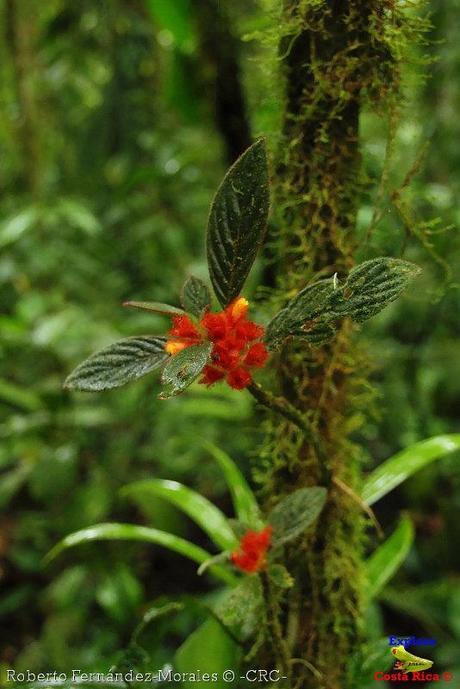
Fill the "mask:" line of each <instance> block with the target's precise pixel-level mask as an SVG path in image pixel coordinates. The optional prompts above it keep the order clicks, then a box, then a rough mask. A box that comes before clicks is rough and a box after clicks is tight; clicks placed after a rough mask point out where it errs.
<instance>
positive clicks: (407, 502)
mask: <svg viewBox="0 0 460 689" xmlns="http://www.w3.org/2000/svg"><path fill="white" fill-rule="evenodd" d="M210 4H211V5H212V4H213V2H212V0H211V1H210ZM274 4H275V3H271V2H270V3H269V2H260V3H259V2H256V0H253V1H252V2H250V3H245V2H242V1H240V0H238V2H235V3H217V0H216V3H215V8H214V9H215V10H216V11H224V10H225V11H227V10H228V14H229V16H228V17H226V21H228V25H229V26H231V25H232V26H233V30H234V33H235V34H236V35H238V36H240V37H246V40H245V41H243V42H241V43H236V45H237V46H238V50H239V51H240V53H241V54H240V56H238V55H234V56H230V57H233V58H234V60H235V61H236V62H238V59H239V60H240V64H241V66H242V73H241V75H240V76H241V81H242V85H243V87H244V89H246V92H247V100H248V103H249V115H250V119H249V122H250V123H252V125H253V126H252V128H253V131H254V134H255V135H258V134H261V133H266V134H268V135H269V137H271V143H272V145H273V147H274V148H275V147H276V132H277V127H278V122H279V115H280V107H281V105H280V103H279V99H278V92H277V88H278V87H277V86H276V80H277V76H276V74H274V73H273V66H274V65H275V64H276V60H275V54H276V53H275V45H274V42H273V41H271V42H270V40H268V41H267V42H263V41H262V42H260V41H259V40H257V38H254V36H257V35H258V34H257V32H262V34H263V32H264V31H265V30H266V28H267V23H268V22H269V21H271V17H272V15H271V13H270V12H271V10H270V7H271V6H274ZM221 5H223V7H221ZM199 7H201V3H193V2H191V1H190V2H187V0H181V1H179V0H168V2H154V1H151V0H146V1H145V2H143V1H142V0H133V1H132V2H122V1H121V0H102V1H101V2H98V3H94V2H90V0H81V1H80V2H78V3H70V2H66V1H65V0H49V1H48V2H46V3H34V2H31V1H30V2H29V1H28V0H24V1H23V2H15V1H14V0H6V1H5V2H4V3H3V5H2V7H1V9H0V23H1V26H2V32H1V37H0V65H1V67H0V69H1V75H2V87H1V88H2V91H1V100H2V104H3V107H2V110H1V112H0V155H1V159H2V167H1V170H0V186H1V191H2V193H1V198H0V283H1V292H0V303H1V312H0V349H1V355H2V356H1V363H0V415H1V416H0V470H1V475H0V558H1V559H0V581H1V593H0V640H1V647H2V649H3V650H2V651H1V655H0V664H2V665H3V666H5V667H9V666H11V665H13V664H14V666H15V667H16V668H17V669H25V668H30V669H34V670H37V671H38V670H49V669H50V668H53V669H56V670H61V669H62V670H67V669H69V668H71V667H80V668H82V669H88V670H91V671H95V670H106V669H107V668H108V667H110V665H112V664H115V663H116V662H118V661H119V659H120V650H121V649H123V648H125V647H126V646H127V644H128V642H129V639H130V636H131V634H132V632H133V630H134V629H135V628H136V625H137V623H138V621H139V619H140V618H141V617H142V615H143V613H145V611H146V610H148V608H149V606H150V605H151V604H152V603H153V602H155V603H158V602H159V601H160V602H161V601H162V600H169V599H174V598H175V597H180V596H181V595H182V594H183V593H184V591H187V592H189V593H190V592H195V593H198V594H200V595H202V596H203V600H206V597H207V596H209V595H213V594H209V591H208V586H207V584H206V582H203V581H202V580H201V579H199V578H197V577H196V576H195V568H194V567H193V565H191V564H189V563H188V562H186V561H184V560H183V559H181V558H180V557H179V556H174V555H172V554H171V553H169V552H163V551H161V550H160V549H158V548H155V547H150V546H147V545H139V544H128V545H127V544H121V543H99V544H96V543H95V544H88V545H85V546H84V547H82V548H80V550H78V551H77V550H75V551H70V552H69V553H68V554H66V555H65V556H63V558H62V559H61V560H57V561H56V562H55V563H53V565H52V566H50V567H49V568H47V569H44V568H43V566H42V558H43V556H44V555H45V553H46V552H47V551H48V550H49V549H50V548H51V547H52V546H53V545H54V544H55V543H56V542H57V541H58V540H60V539H61V538H62V537H63V536H65V535H66V534H68V533H69V532H71V531H75V530H78V529H81V528H84V527H86V526H89V525H91V524H94V523H96V522H99V521H132V522H133V523H141V524H151V525H153V526H156V527H158V528H165V529H167V530H169V531H171V532H173V533H175V534H178V535H183V536H186V537H188V538H191V539H193V540H195V542H197V543H198V544H200V545H203V547H209V546H210V544H209V542H208V541H207V539H206V537H205V535H204V534H202V533H201V532H200V531H199V530H198V529H197V528H196V527H195V526H194V525H193V524H192V523H191V522H190V521H189V520H187V519H186V518H185V517H184V516H183V515H182V514H181V513H179V512H178V511H177V510H175V509H174V508H173V507H172V506H171V505H169V504H168V503H166V502H163V501H161V500H160V499H158V500H153V499H150V500H147V501H145V502H144V503H143V504H142V505H139V506H138V507H136V508H135V507H133V505H132V504H130V503H128V501H126V500H124V499H122V498H121V497H120V496H119V489H120V488H121V486H123V485H125V484H127V483H130V482H133V481H135V480H138V479H143V478H147V477H152V476H155V477H160V478H168V479H176V480H180V481H183V482H184V483H185V484H187V485H188V486H191V487H193V488H194V489H196V490H198V491H199V492H200V493H202V494H203V495H205V496H206V497H208V498H210V499H211V500H212V501H213V502H214V503H216V504H218V505H219V506H220V507H221V508H222V509H223V510H224V511H226V512H227V514H229V513H230V510H229V505H230V499H229V496H228V494H227V492H226V489H225V484H224V480H223V478H222V476H221V474H220V472H219V469H218V468H217V467H216V465H215V463H214V462H213V461H212V459H211V457H210V455H209V451H208V450H206V449H205V447H204V445H203V442H204V441H212V442H214V443H215V444H217V445H218V446H222V447H223V448H225V450H226V451H227V452H228V453H229V454H230V455H231V456H232V457H233V458H234V459H235V460H236V461H237V462H238V464H239V465H240V466H241V467H242V468H243V470H244V471H245V473H246V475H247V476H249V475H250V472H249V458H250V457H251V455H252V454H253V453H254V448H255V447H256V446H257V440H258V436H257V430H255V427H256V424H255V423H254V418H253V410H252V405H251V403H250V401H249V399H248V398H247V397H246V396H245V394H241V393H235V392H234V391H232V390H228V389H226V388H224V387H216V388H215V389H213V390H212V391H208V390H203V389H201V388H198V387H196V386H195V387H193V388H192V390H191V391H190V392H189V393H187V395H185V396H184V397H182V398H180V399H174V400H170V401H167V402H160V401H158V400H157V399H156V385H155V378H154V376H153V377H150V378H147V379H145V380H143V381H139V382H138V383H136V384H134V385H131V386H128V387H126V388H124V389H122V390H115V391H113V392H109V393H105V394H103V395H94V396H86V395H84V394H69V393H66V392H64V391H63V390H62V387H61V385H62V381H63V380H64V378H65V376H66V375H67V374H68V373H69V371H70V370H71V369H72V368H73V367H74V366H75V364H76V363H78V362H79V361H81V360H82V359H83V358H85V357H86V356H87V355H89V354H90V353H91V352H92V351H95V350H96V349H98V348H101V347H103V346H104V345H106V344H109V343H110V342H112V341H114V340H116V339H118V338H119V337H123V336H129V335H133V334H138V333H142V332H145V333H148V332H153V333H156V332H164V330H165V328H166V327H167V319H166V318H163V317H161V316H156V315H155V316H153V315H151V314H143V313H137V312H127V311H123V309H122V308H121V303H122V302H123V301H124V300H126V299H139V300H156V301H165V302H168V303H173V304H174V303H177V300H178V295H179V290H180V286H181V284H182V282H183V279H184V277H185V276H186V274H188V273H189V272H193V273H194V274H196V275H198V276H200V277H205V274H206V268H205V261H204V250H203V237H204V226H205V221H206V216H207V212H208V205H209V202H210V199H211V196H212V193H213V192H214V190H215V188H216V186H217V182H218V180H219V179H220V177H221V174H222V172H223V170H224V168H225V164H226V159H228V155H229V154H228V151H229V150H230V148H231V147H230V145H229V142H228V140H226V136H227V134H226V131H225V129H223V128H222V122H221V120H220V119H219V118H218V117H216V114H215V113H216V102H215V94H216V89H215V80H214V79H215V74H216V73H217V74H218V73H219V72H218V71H216V64H217V63H218V60H219V59H220V58H218V56H217V57H216V60H215V62H213V60H212V55H211V58H210V54H209V49H207V48H206V49H205V48H204V46H206V45H207V43H206V40H205V39H206V36H205V33H206V30H205V28H204V25H205V22H203V21H202V17H200V16H199V14H200V9H199ZM459 10H460V5H459V2H458V0H445V2H443V3H442V4H441V3H435V2H432V24H433V27H432V30H431V35H430V36H429V38H430V41H431V42H430V43H429V44H428V45H426V46H422V47H420V48H419V49H418V51H419V52H418V55H417V57H421V56H422V54H423V55H425V54H426V55H427V56H428V57H432V58H436V61H434V62H431V63H430V64H428V65H427V67H426V71H427V72H428V73H430V75H431V78H430V79H428V80H426V81H421V80H420V79H418V78H417V77H416V75H415V69H412V67H411V66H408V71H407V74H406V80H405V85H404V98H403V99H402V101H403V102H402V105H401V112H400V113H399V128H398V129H397V131H396V133H395V135H394V137H393V140H392V145H391V148H390V150H389V153H390V154H391V155H387V154H386V148H385V141H386V136H387V133H388V128H389V127H390V126H392V122H393V121H391V122H388V121H385V120H384V119H382V118H379V117H378V116H377V115H376V114H375V113H370V112H369V113H365V114H364V116H363V120H362V133H363V155H364V162H365V170H366V176H367V179H366V183H365V185H364V191H363V198H362V205H361V209H360V215H359V218H360V223H359V228H358V229H359V251H358V258H359V260H364V259H366V258H369V257H372V256H375V255H379V254H385V253H387V254H390V255H394V256H400V255H403V256H404V257H405V258H408V259H410V260H413V261H415V262H417V263H418V264H420V265H421V266H422V267H423V276H422V278H420V279H419V281H418V284H417V288H416V289H413V290H412V292H411V293H410V296H409V298H407V299H405V300H403V301H402V302H401V303H398V304H397V305H393V306H391V307H390V308H389V309H388V310H386V311H385V312H384V313H382V315H380V316H379V318H378V319H376V321H375V322H372V323H371V324H370V325H369V326H366V327H365V329H364V331H363V334H362V335H361V341H362V342H363V343H365V344H366V346H367V347H368V349H369V350H370V351H371V353H372V356H373V359H374V361H375V364H376V367H375V371H374V373H373V381H372V384H373V386H374V390H375V391H376V395H375V399H374V403H373V406H372V409H371V414H370V416H369V418H366V419H357V420H356V427H357V428H358V429H359V430H357V438H358V439H359V440H360V442H361V443H362V446H363V449H364V454H365V455H366V457H367V460H368V461H369V462H373V463H374V464H377V463H378V462H380V461H382V460H383V459H385V458H386V457H388V456H389V455H391V454H392V453H393V452H396V451H398V450H400V449H401V448H403V447H405V446H406V445H408V444H411V443H413V442H416V441H418V440H421V439H423V438H426V437H429V436H431V435H436V434H440V433H445V432H450V431H458V430H459V422H458V410H459V408H460V370H459V367H460V363H459V361H460V360H459V357H458V345H457V343H456V340H457V338H458V334H459V321H458V313H459V311H460V297H459V291H458V285H457V284H456V283H457V278H456V275H455V272H454V268H455V265H456V264H457V265H458V259H459V257H460V247H459V241H458V234H457V233H456V229H455V228H456V227H457V225H458V223H459V220H460V217H459V210H458V207H457V199H458V193H459V190H460V148H459V143H458V141H459V137H458V129H459V120H458V117H457V112H458V109H459V106H460V87H459V80H458V75H459V73H460V46H459V44H458V41H457V40H456V20H458V12H459ZM208 30H209V27H208ZM263 35H264V34H263ZM251 36H252V38H251ZM229 46H230V47H229V50H234V49H235V43H234V42H232V41H229ZM414 52H415V51H414ZM244 115H245V113H244V112H240V113H239V116H240V117H243V116H244ZM235 116H236V115H235V113H232V117H235ZM246 124H248V123H246ZM425 147H426V148H425ZM422 150H424V156H423V159H422V158H421V157H420V155H421V152H422ZM417 161H418V165H417ZM416 168H417V169H416ZM382 171H383V172H384V180H385V184H384V185H383V186H379V179H380V178H381V175H382ZM412 173H413V174H412ZM407 175H409V177H410V180H409V181H410V184H409V183H408V184H406V183H405V179H406V176H407ZM375 208H377V209H378V211H377V215H376V216H374V212H375ZM374 220H378V222H374ZM370 227H371V230H370V229H369V228H370ZM458 459H459V457H458V453H457V455H455V454H453V455H452V456H451V457H449V458H448V459H446V460H442V461H441V462H439V463H435V464H433V465H432V466H430V467H427V468H425V469H424V470H423V471H421V472H420V473H419V474H417V475H416V476H414V477H413V478H412V479H411V481H410V482H408V483H407V484H406V485H403V486H401V487H400V488H398V490H397V491H395V492H394V493H392V494H390V495H389V496H388V497H387V498H385V499H384V500H382V501H381V503H379V505H378V508H377V510H376V511H377V516H378V518H379V520H380V521H381V522H382V524H383V526H384V527H389V528H393V527H394V526H395V525H396V521H397V516H398V512H399V510H400V509H401V508H402V507H404V508H406V509H408V510H409V512H410V514H411V516H412V518H413V520H414V522H415V526H416V531H417V536H416V541H415V545H414V547H413V548H412V550H411V553H410V556H409V559H408V560H407V563H406V566H405V568H404V570H403V571H402V572H401V573H400V575H399V579H398V578H397V579H396V580H395V582H396V583H394V584H392V586H391V588H389V589H386V590H385V591H384V593H383V594H382V595H383V605H382V606H381V607H380V608H379V609H377V608H376V607H373V608H372V609H371V610H370V612H369V630H371V631H370V636H374V637H375V638H378V637H379V636H381V635H382V633H383V632H385V631H388V633H400V634H401V633H407V634H414V633H417V632H418V631H420V632H421V633H422V632H424V633H426V632H427V631H432V633H433V635H434V636H436V638H438V640H439V646H438V650H437V653H438V655H437V656H436V660H437V662H439V663H442V664H443V665H445V667H446V668H447V669H449V670H452V671H453V672H454V673H455V664H457V674H458V673H460V659H459V657H458V651H457V655H456V650H455V649H456V648H458V642H459V640H460V600H459V596H458V582H459V579H458V576H459V565H460V554H459V549H458V548H457V547H452V544H458V543H459V540H460V524H459V521H458V517H457V515H458V509H459V507H460V470H459V468H458ZM371 539H372V541H374V540H375V543H377V539H376V538H375V539H374V536H373V535H372V534H371ZM195 617H196V611H195V612H194V611H193V610H188V609H186V610H185V612H183V613H181V614H180V615H178V616H176V615H174V616H167V617H165V618H164V619H163V618H162V619H161V623H158V624H157V623H155V625H154V628H153V627H152V629H151V630H150V631H149V630H147V631H146V632H145V634H144V635H145V636H146V637H148V641H147V642H146V643H145V645H146V646H148V647H149V650H150V651H151V652H152V656H151V663H152V664H153V665H154V666H156V667H159V666H161V664H162V663H167V662H170V660H171V657H172V651H173V650H174V649H176V648H177V647H178V646H180V644H181V643H182V642H183V640H184V638H185V636H186V634H187V633H188V632H189V631H190V630H191V629H193V628H194V626H196V621H197V620H196V619H194V618H195ZM160 639H162V642H161V643H159V640H160ZM191 643H192V642H189V646H190V644H191ZM152 649H153V650H152ZM186 653H190V647H189V648H188V649H187V647H185V649H184V648H183V651H182V655H185V654H186Z"/></svg>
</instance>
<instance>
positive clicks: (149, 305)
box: [123, 301, 185, 316]
mask: <svg viewBox="0 0 460 689" xmlns="http://www.w3.org/2000/svg"><path fill="white" fill-rule="evenodd" d="M123 306H126V307H128V308H130V309H139V310H140V311H150V312H151V313H164V314H166V315H168V316H184V315H185V311H183V309H179V308H177V306H170V305H169V304H162V303H161V302H159V301H125V302H123Z"/></svg>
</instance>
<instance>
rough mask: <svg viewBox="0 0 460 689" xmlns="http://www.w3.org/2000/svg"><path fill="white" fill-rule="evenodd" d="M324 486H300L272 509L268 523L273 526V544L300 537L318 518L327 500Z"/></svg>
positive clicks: (277, 544)
mask: <svg viewBox="0 0 460 689" xmlns="http://www.w3.org/2000/svg"><path fill="white" fill-rule="evenodd" d="M326 496H327V491H326V489H325V488H323V487H322V486H313V487H312V488H300V489H299V490H295V491H294V492H293V493H290V494H289V495H287V496H286V497H285V498H283V499H282V500H280V502H279V503H278V504H277V505H276V506H275V507H274V508H273V509H272V511H271V512H270V513H269V515H268V517H267V523H268V524H270V526H272V527H273V545H274V546H279V545H284V544H285V543H288V542H289V541H292V540H294V539H295V538H298V536H300V534H302V533H303V532H304V531H305V530H306V529H308V528H309V527H310V526H311V525H312V524H314V522H315V521H316V519H318V517H319V515H320V512H321V510H322V509H323V507H324V504H325V502H326Z"/></svg>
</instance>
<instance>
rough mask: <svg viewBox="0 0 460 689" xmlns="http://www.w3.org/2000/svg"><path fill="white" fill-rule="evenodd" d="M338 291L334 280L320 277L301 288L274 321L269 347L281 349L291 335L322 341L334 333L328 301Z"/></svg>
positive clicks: (313, 341)
mask: <svg viewBox="0 0 460 689" xmlns="http://www.w3.org/2000/svg"><path fill="white" fill-rule="evenodd" d="M333 291H334V281H333V280H332V279H327V280H320V281H319V282H314V283H313V284H311V285H308V286H307V287H305V288H304V289H303V290H301V291H300V292H299V293H298V294H297V295H296V296H295V297H294V298H293V299H291V300H290V301H289V302H288V303H287V305H286V306H285V307H284V309H282V310H281V311H280V312H279V313H277V314H276V316H275V317H274V318H273V319H272V320H271V321H270V323H269V324H268V326H267V329H266V333H265V341H266V343H267V346H268V347H269V349H278V348H279V347H280V346H281V345H282V344H283V342H284V340H285V339H286V338H287V337H302V338H303V339H306V340H310V341H311V342H312V343H315V344H319V343H320V342H324V341H325V340H326V339H329V338H330V337H332V336H333V335H334V332H335V330H334V328H331V326H330V325H329V323H328V322H329V321H330V320H332V318H333V314H331V313H330V312H329V310H328V302H329V299H330V297H331V294H332V292H333Z"/></svg>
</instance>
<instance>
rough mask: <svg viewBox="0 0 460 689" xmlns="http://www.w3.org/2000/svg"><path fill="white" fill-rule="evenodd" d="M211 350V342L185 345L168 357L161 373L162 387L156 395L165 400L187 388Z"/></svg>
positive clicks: (206, 360)
mask: <svg viewBox="0 0 460 689" xmlns="http://www.w3.org/2000/svg"><path fill="white" fill-rule="evenodd" d="M211 350H212V342H205V343H204V344H199V345H192V346H191V347H187V348H186V349H183V350H182V351H181V352H179V353H178V354H175V355H174V356H172V357H170V359H169V361H168V363H167V364H166V366H165V367H164V369H163V373H162V375H161V383H162V385H164V389H163V391H162V392H161V393H160V394H159V395H158V397H159V398H160V399H161V400H165V399H168V397H174V395H179V394H180V393H181V392H183V391H184V390H185V389H186V388H188V386H189V385H191V384H192V383H193V381H194V380H195V379H196V378H198V376H199V375H200V373H201V371H202V370H203V369H204V367H205V366H206V364H207V363H208V361H209V357H210V356H211Z"/></svg>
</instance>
